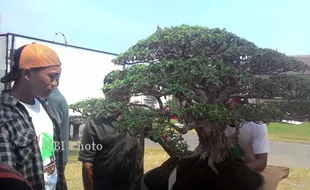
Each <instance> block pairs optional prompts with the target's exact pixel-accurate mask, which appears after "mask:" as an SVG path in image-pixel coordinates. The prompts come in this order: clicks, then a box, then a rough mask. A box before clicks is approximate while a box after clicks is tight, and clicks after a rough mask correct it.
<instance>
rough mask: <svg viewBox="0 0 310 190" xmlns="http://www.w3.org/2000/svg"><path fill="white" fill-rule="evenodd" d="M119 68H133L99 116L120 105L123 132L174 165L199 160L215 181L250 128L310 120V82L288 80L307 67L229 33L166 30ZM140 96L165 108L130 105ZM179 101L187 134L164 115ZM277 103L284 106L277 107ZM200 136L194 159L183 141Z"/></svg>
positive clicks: (121, 74)
mask: <svg viewBox="0 0 310 190" xmlns="http://www.w3.org/2000/svg"><path fill="white" fill-rule="evenodd" d="M113 62H114V63H115V64H118V65H125V66H127V67H126V68H125V69H124V70H120V71H113V72H111V73H109V75H108V76H106V78H105V80H104V87H103V92H104V94H105V96H106V98H105V99H102V100H100V102H104V103H101V104H102V105H101V106H102V107H101V108H100V107H98V109H96V110H97V113H96V114H99V115H100V113H102V110H103V109H105V108H106V107H107V106H106V105H119V107H118V108H121V110H122V113H123V119H122V120H121V122H119V124H118V127H119V129H120V130H123V131H127V132H130V133H132V134H133V135H137V136H139V135H141V130H143V131H144V132H145V133H144V134H145V137H146V138H150V139H151V140H153V141H155V142H158V143H159V144H160V145H161V146H162V147H163V148H164V150H165V151H166V152H167V153H168V154H169V155H170V157H171V158H178V160H182V159H183V160H184V159H190V158H199V159H198V160H199V161H200V163H205V164H206V166H208V167H210V168H211V169H212V172H213V174H215V176H216V175H221V172H220V171H219V169H218V168H217V167H219V168H221V166H220V165H219V164H220V163H223V162H224V161H225V160H226V159H227V158H230V157H232V155H231V153H230V147H231V146H232V145H234V144H236V143H237V142H238V129H239V127H241V126H242V123H244V122H247V121H254V122H265V123H269V122H281V121H282V120H304V119H309V111H308V110H309V109H308V108H309V105H310V104H309V101H310V81H309V80H308V79H307V78H304V77H300V76H298V75H292V74H288V73H289V72H302V71H304V70H305V69H306V65H305V64H304V63H301V62H298V61H296V60H295V59H294V58H292V57H289V56H286V55H285V54H283V53H280V52H277V51H275V50H272V49H263V48H260V47H258V46H256V45H255V44H254V43H252V42H250V41H247V40H246V39H243V38H240V37H238V36H237V35H235V34H233V33H231V32H228V31H226V30H223V29H218V28H215V29H211V28H206V27H200V26H188V25H181V26H177V27H170V28H164V29H161V28H159V27H158V28H157V30H156V32H155V33H154V34H152V35H151V36H149V37H148V38H147V39H144V40H141V41H138V42H137V44H135V45H133V46H132V47H130V48H129V49H128V50H127V51H126V52H124V53H122V54H120V55H118V56H117V58H115V59H114V60H113ZM233 95H238V96H242V101H241V103H240V104H238V105H237V106H234V107H232V106H230V101H229V100H230V98H231V97H232V96H233ZM133 96H146V97H153V98H154V99H156V100H157V105H158V107H157V108H154V107H152V106H149V105H147V104H143V103H141V102H129V101H125V100H128V98H130V97H133ZM171 97H172V98H173V101H171V100H170V102H175V104H174V106H173V107H174V109H173V111H174V113H175V114H177V115H178V119H179V123H181V124H183V126H182V127H180V126H176V125H175V124H173V123H171V122H168V120H167V116H169V115H170V114H171V110H166V109H164V108H165V100H167V99H168V98H171ZM275 97H281V99H277V101H273V100H274V98H275ZM258 100H259V101H258ZM262 100H264V101H262ZM257 102H260V103H257ZM103 105H105V106H103ZM105 114H106V113H105ZM103 115H104V114H103ZM227 125H230V126H235V127H236V131H237V132H236V134H235V135H232V136H230V137H227V136H225V134H224V130H225V129H226V126H227ZM193 129H194V130H195V131H196V132H197V135H198V139H199V145H198V147H196V149H195V150H194V151H189V150H188V146H187V144H186V142H185V141H184V139H183V138H182V134H185V133H187V132H188V131H189V130H193ZM246 175H247V174H246V173H244V177H243V178H242V177H239V178H240V180H241V178H242V179H247V177H249V176H246ZM236 176H237V175H236ZM236 176H234V179H236V178H238V177H236ZM240 176H241V175H240ZM241 181H242V180H241ZM245 181H246V180H245ZM249 183H250V182H249ZM166 189H167V188H166ZM239 189H242V188H239ZM245 189H246V188H245Z"/></svg>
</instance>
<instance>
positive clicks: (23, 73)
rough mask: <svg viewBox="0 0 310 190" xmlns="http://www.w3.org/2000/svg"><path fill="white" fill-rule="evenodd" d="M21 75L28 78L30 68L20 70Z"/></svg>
mask: <svg viewBox="0 0 310 190" xmlns="http://www.w3.org/2000/svg"><path fill="white" fill-rule="evenodd" d="M22 77H23V78H24V79H26V80H30V69H25V70H23V71H22Z"/></svg>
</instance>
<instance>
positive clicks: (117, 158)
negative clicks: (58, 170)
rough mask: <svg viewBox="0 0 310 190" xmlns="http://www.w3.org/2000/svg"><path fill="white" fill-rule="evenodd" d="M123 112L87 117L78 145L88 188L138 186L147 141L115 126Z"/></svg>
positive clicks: (121, 189) (125, 189) (112, 189)
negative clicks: (142, 140) (120, 130)
mask: <svg viewBox="0 0 310 190" xmlns="http://www.w3.org/2000/svg"><path fill="white" fill-rule="evenodd" d="M119 118H120V115H118V116H111V117H107V118H95V117H91V118H89V119H88V120H87V122H86V124H85V128H84V131H83V135H82V141H81V144H80V145H79V149H80V151H79V157H78V160H79V161H81V162H82V163H83V166H82V176H83V184H84V189H85V190H103V189H104V190H139V189H140V180H141V178H142V176H143V172H144V171H143V153H144V152H143V150H144V145H143V144H144V143H143V142H141V141H140V139H138V138H137V137H133V136H131V135H129V134H127V133H121V132H119V131H118V130H115V129H114V124H115V123H116V122H117V121H118V120H119Z"/></svg>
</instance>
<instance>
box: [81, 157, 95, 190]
mask: <svg viewBox="0 0 310 190" xmlns="http://www.w3.org/2000/svg"><path fill="white" fill-rule="evenodd" d="M82 176H83V185H84V190H93V164H92V163H90V162H84V163H83V166H82Z"/></svg>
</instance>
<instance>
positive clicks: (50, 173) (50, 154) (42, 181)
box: [0, 43, 67, 190]
mask: <svg viewBox="0 0 310 190" xmlns="http://www.w3.org/2000/svg"><path fill="white" fill-rule="evenodd" d="M60 65H61V63H60V61H59V58H58V56H57V54H56V53H55V52H54V51H53V50H52V49H50V48H48V47H46V46H44V45H40V44H35V43H33V44H28V45H25V46H22V47H20V48H18V49H17V50H16V51H15V54H14V63H12V67H11V69H10V72H9V73H7V75H5V76H4V77H2V78H1V82H2V83H10V82H14V84H13V87H12V89H11V90H5V91H3V92H2V95H1V100H0V163H2V164H7V165H9V166H10V167H12V168H14V169H15V170H17V171H18V172H19V173H20V174H22V175H23V176H24V178H25V179H26V180H27V181H28V182H29V183H30V184H31V186H32V188H33V189H36V190H43V189H46V190H52V189H53V190H54V189H57V190H62V189H67V187H66V183H65V178H64V169H63V156H62V154H63V152H62V151H63V148H61V147H60V145H61V144H62V143H61V142H60V141H61V140H60V127H59V121H58V120H57V119H56V118H57V117H56V116H55V113H54V111H53V110H52V109H51V108H50V106H49V105H48V104H47V101H46V98H47V97H48V96H49V94H50V93H51V92H52V91H53V89H54V87H55V86H57V81H56V78H57V77H58V76H59V75H60V73H61V66H60Z"/></svg>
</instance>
